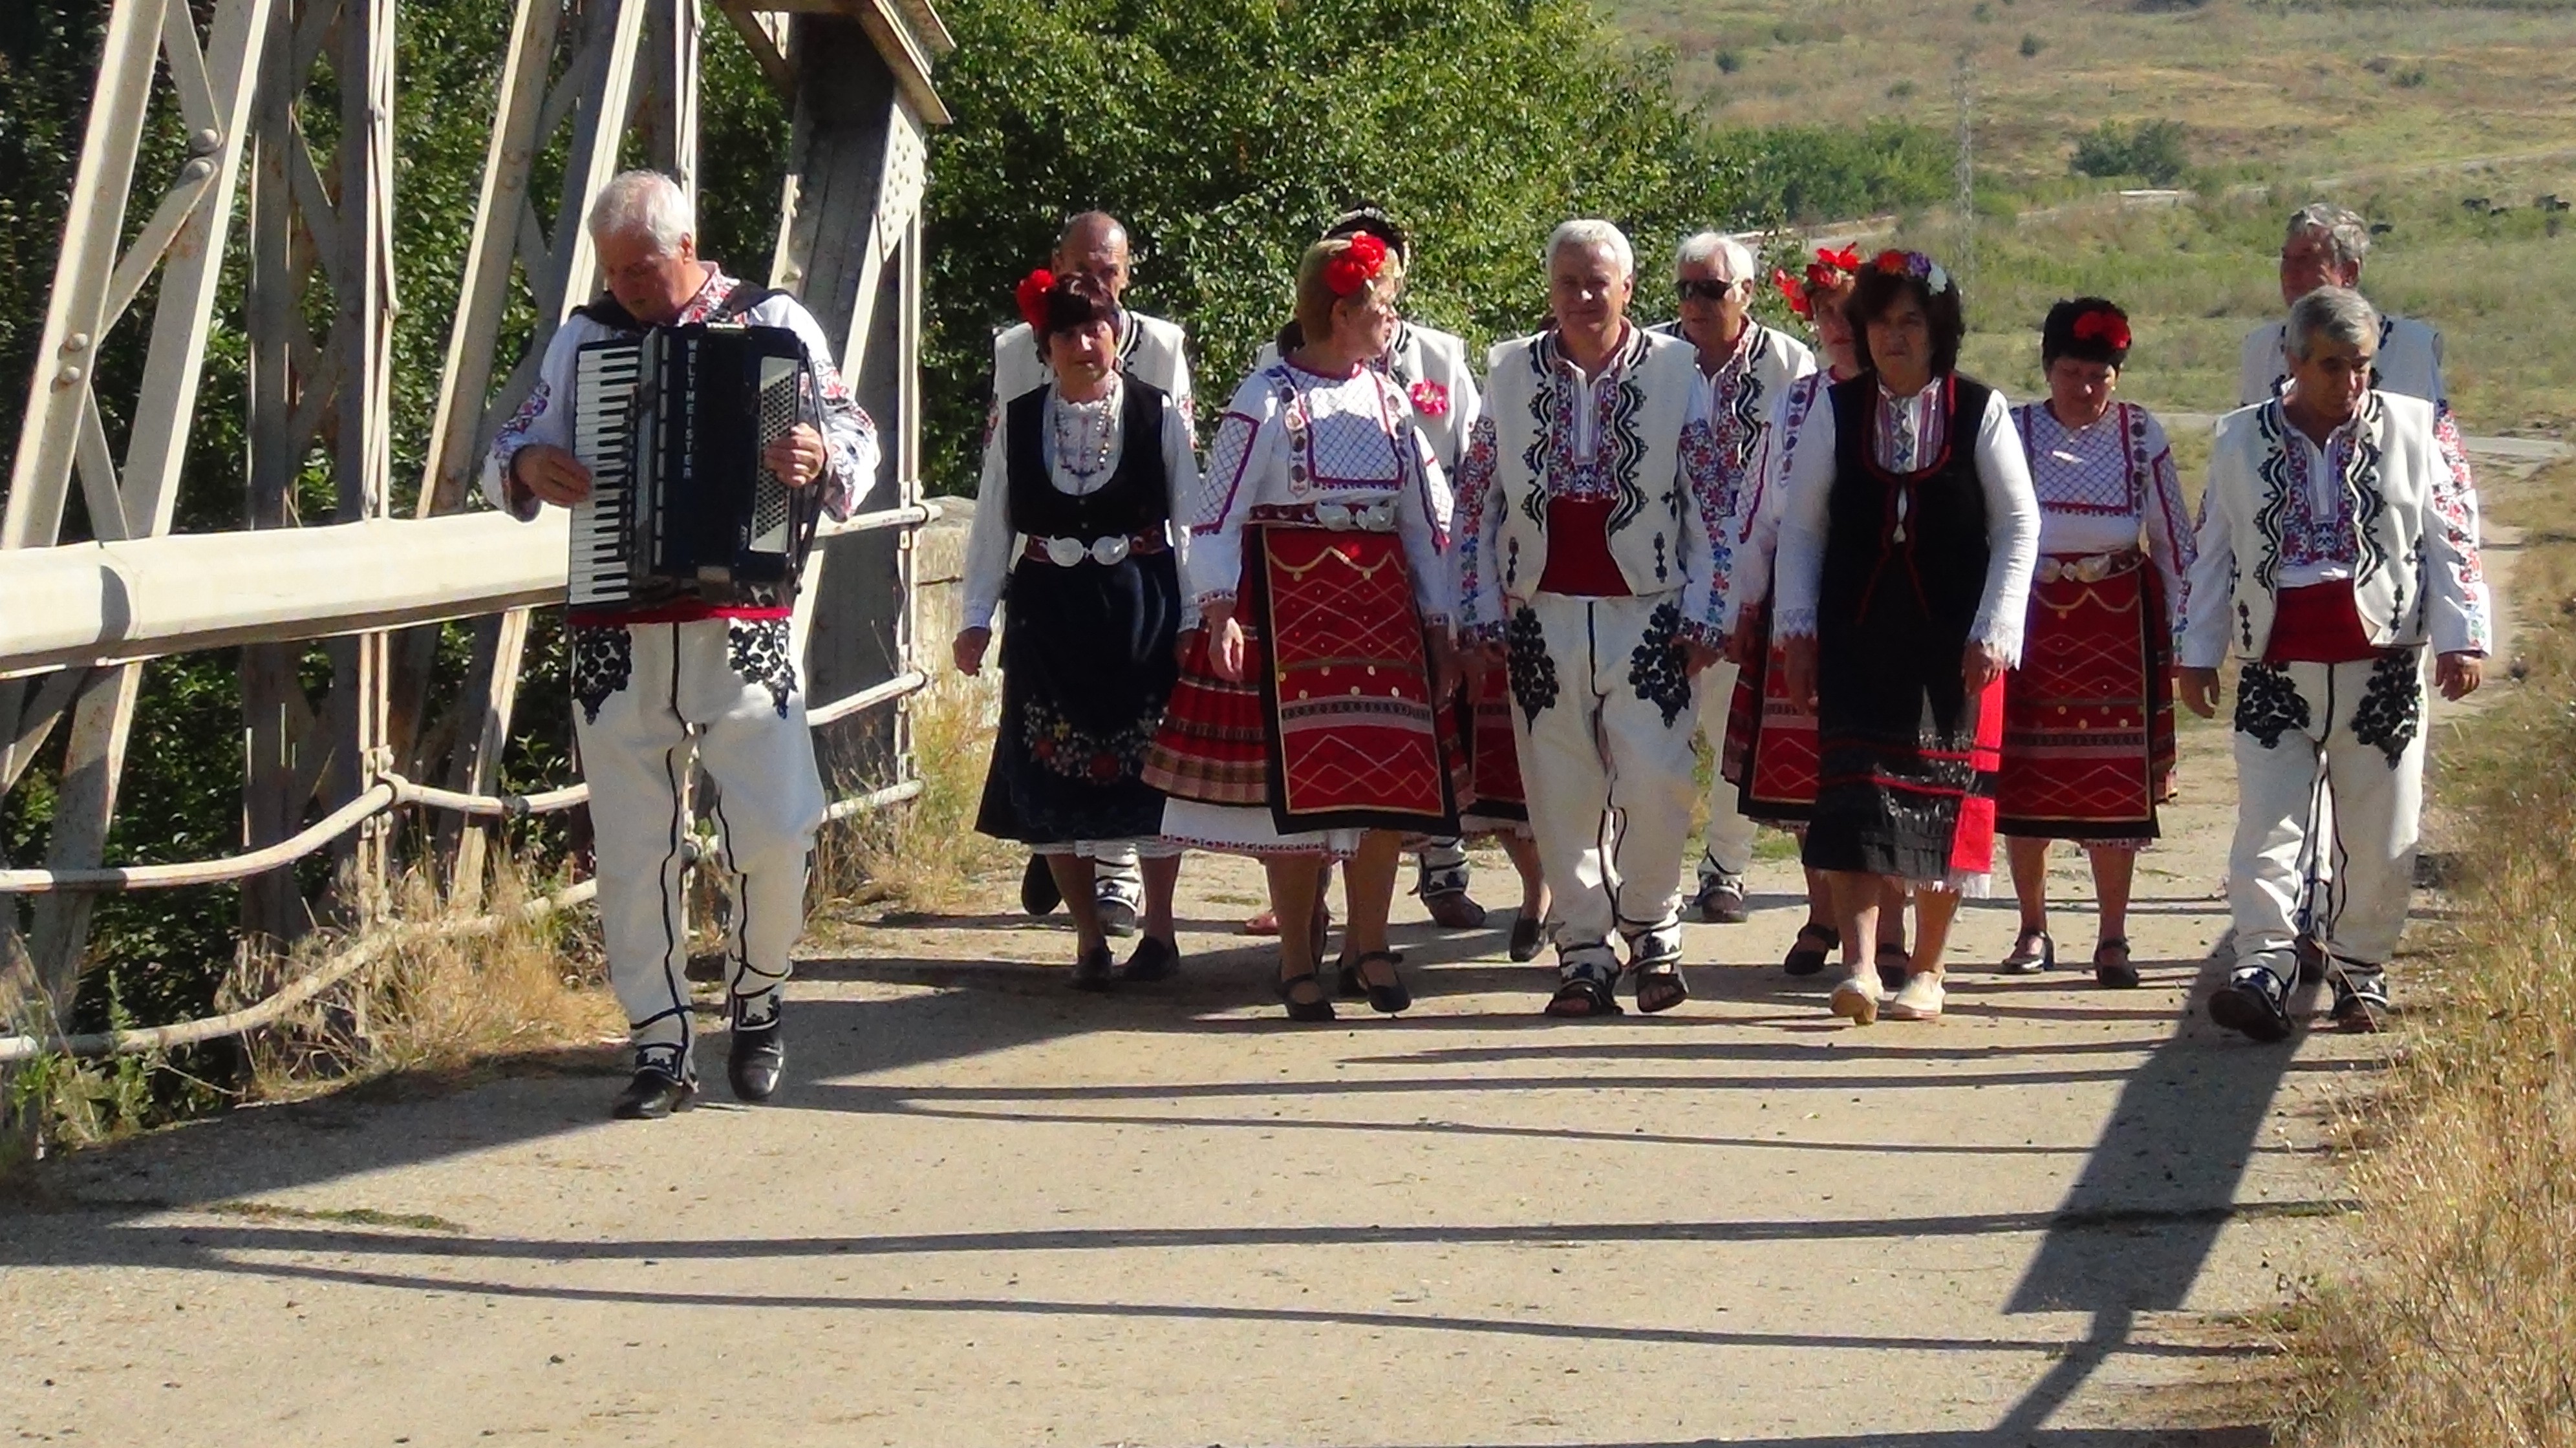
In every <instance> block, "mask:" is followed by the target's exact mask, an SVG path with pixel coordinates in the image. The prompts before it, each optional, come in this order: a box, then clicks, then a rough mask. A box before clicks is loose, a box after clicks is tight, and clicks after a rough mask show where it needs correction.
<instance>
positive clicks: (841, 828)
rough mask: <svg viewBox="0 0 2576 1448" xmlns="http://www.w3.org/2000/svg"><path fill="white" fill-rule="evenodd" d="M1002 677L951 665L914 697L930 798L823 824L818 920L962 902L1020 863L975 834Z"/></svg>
mask: <svg viewBox="0 0 2576 1448" xmlns="http://www.w3.org/2000/svg"><path fill="white" fill-rule="evenodd" d="M996 679H997V676H996V675H994V674H991V673H988V674H987V675H986V676H985V678H983V679H981V680H977V679H969V678H966V677H964V676H962V675H959V674H957V673H954V672H952V671H950V670H947V669H941V670H939V671H938V672H937V673H936V674H934V675H933V676H932V679H931V683H930V687H929V688H927V689H925V690H923V691H922V692H921V693H919V694H917V695H915V696H913V698H912V700H911V702H910V704H909V706H908V707H909V711H910V715H911V720H912V756H913V765H914V768H916V769H917V770H918V771H919V772H920V776H921V794H920V796H919V797H917V798H915V799H914V800H913V801H912V802H911V803H909V804H907V805H905V806H903V807H902V808H900V809H893V810H881V811H879V812H877V813H876V814H874V815H866V816H861V817H860V818H858V819H854V820H849V821H846V822H843V823H839V824H829V825H825V826H824V827H823V832H822V834H821V835H820V836H818V837H817V838H816V839H815V842H814V887H813V892H812V898H813V901H814V904H813V914H814V915H815V916H816V917H818V918H821V917H825V916H829V915H833V914H839V913H842V912H846V911H849V910H852V909H855V908H865V907H869V906H876V905H885V904H901V905H904V906H907V907H910V908H913V909H939V908H942V907H946V906H950V905H955V904H957V903H959V902H960V901H962V900H963V899H964V898H965V896H966V895H967V893H968V892H969V891H970V890H971V889H972V888H973V887H974V885H975V882H976V881H977V879H978V878H979V877H981V876H983V875H987V874H990V873H992V872H994V871H996V870H1000V869H1004V868H1007V867H1009V866H1011V865H1014V864H1016V863H1017V855H1016V852H1014V851H1013V850H1011V849H1010V848H1008V847H1006V846H1004V845H1003V844H1002V843H1001V842H1000V841H997V840H992V839H988V838H986V837H985V836H982V835H979V834H977V833H975V809H976V805H977V803H978V802H979V801H980V800H981V799H982V798H983V794H984V771H985V764H986V761H987V760H988V759H989V758H990V756H991V751H992V745H993V725H992V711H993V703H994V697H995V689H996ZM842 792H847V787H846V786H845V787H844V789H843V791H842Z"/></svg>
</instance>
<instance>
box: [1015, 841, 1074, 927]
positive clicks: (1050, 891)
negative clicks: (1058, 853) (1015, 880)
mask: <svg viewBox="0 0 2576 1448" xmlns="http://www.w3.org/2000/svg"><path fill="white" fill-rule="evenodd" d="M1063 903H1064V895H1063V893H1062V892H1060V891H1058V890H1057V889H1056V887H1055V871H1053V870H1050V869H1048V868H1047V862H1046V856H1044V855H1031V856H1029V867H1028V868H1027V869H1025V870H1022V871H1021V872H1020V908H1021V909H1023V910H1026V911H1027V912H1029V913H1030V914H1031V915H1048V914H1052V913H1054V911H1055V907H1057V906H1058V905H1061V904H1063Z"/></svg>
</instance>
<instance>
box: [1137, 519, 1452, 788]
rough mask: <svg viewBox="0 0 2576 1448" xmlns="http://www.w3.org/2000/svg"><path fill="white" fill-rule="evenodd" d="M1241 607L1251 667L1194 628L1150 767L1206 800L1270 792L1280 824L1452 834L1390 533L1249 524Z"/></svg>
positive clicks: (1427, 689)
mask: <svg viewBox="0 0 2576 1448" xmlns="http://www.w3.org/2000/svg"><path fill="white" fill-rule="evenodd" d="M1237 618H1238V619H1239V620H1240V622H1241V623H1242V625H1243V629H1244V635H1245V640H1246V644H1247V647H1246V650H1245V673H1246V675H1247V678H1246V681H1245V682H1243V683H1240V684H1231V683H1228V682H1226V681H1225V680H1223V679H1220V678H1218V677H1216V672H1215V670H1214V668H1213V667H1211V665H1210V663H1209V660H1208V657H1207V641H1206V638H1205V637H1204V636H1202V637H1201V639H1200V641H1199V642H1198V644H1197V645H1196V646H1195V647H1193V648H1192V650H1191V653H1190V657H1189V658H1188V659H1187V660H1185V661H1184V662H1183V664H1182V666H1181V678H1180V682H1179V684H1178V686H1177V687H1176V688H1175V689H1174V690H1173V692H1172V700H1171V703H1170V705H1169V706H1168V707H1167V708H1166V709H1165V710H1164V714H1163V727H1162V730H1161V732H1160V733H1159V734H1157V736H1156V737H1155V741H1154V748H1153V752H1152V754H1151V755H1150V756H1149V757H1148V759H1147V761H1146V765H1145V770H1144V775H1143V777H1144V779H1145V781H1146V782H1147V783H1149V784H1151V785H1153V786H1154V787H1155V788H1157V789H1159V790H1162V791H1163V792H1164V793H1165V794H1167V795H1171V796H1174V797H1176V798H1180V799H1188V800H1196V801H1199V802H1201V803H1205V804H1218V805H1255V806H1265V805H1266V806H1267V807H1268V808H1269V810H1270V814H1271V820H1272V823H1273V825H1274V826H1275V827H1276V828H1277V829H1278V830H1279V832H1280V833H1282V834H1293V833H1299V832H1304V831H1311V830H1332V829H1392V830H1406V831H1413V832H1417V833H1422V834H1431V835H1454V834H1456V833H1457V832H1458V822H1457V821H1458V810H1457V805H1456V795H1455V792H1454V790H1453V787H1452V784H1451V781H1450V776H1449V772H1448V766H1447V763H1446V760H1445V757H1444V756H1445V753H1446V751H1445V750H1444V749H1443V748H1442V740H1441V734H1442V730H1441V728H1440V725H1439V721H1438V718H1437V712H1438V711H1436V710H1435V709H1434V708H1433V707H1432V702H1431V652H1430V646H1429V644H1428V642H1427V641H1426V639H1425V637H1424V634H1423V626H1422V614H1421V611H1420V609H1419V608H1418V607H1417V606H1416V605H1415V603H1414V598H1413V578H1412V575H1411V574H1410V573H1409V572H1408V571H1407V570H1406V567H1405V561H1404V550H1403V545H1402V544H1401V543H1400V542H1399V541H1398V539H1397V538H1396V536H1395V535H1394V534H1392V533H1377V532H1367V531H1360V530H1342V529H1327V528H1320V527H1313V526H1300V525H1296V524H1288V523H1256V524H1254V525H1253V526H1251V527H1249V528H1247V529H1245V530H1244V561H1243V585H1242V589H1241V592H1240V602H1239V604H1238V608H1237Z"/></svg>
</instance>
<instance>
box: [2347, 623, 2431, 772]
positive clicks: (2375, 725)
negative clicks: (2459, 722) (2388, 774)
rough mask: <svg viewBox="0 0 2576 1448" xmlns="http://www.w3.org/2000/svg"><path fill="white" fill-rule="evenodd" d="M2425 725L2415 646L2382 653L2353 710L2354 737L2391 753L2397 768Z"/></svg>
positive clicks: (2390, 761)
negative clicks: (2359, 701) (2358, 703)
mask: <svg viewBox="0 0 2576 1448" xmlns="http://www.w3.org/2000/svg"><path fill="white" fill-rule="evenodd" d="M2423 726H2424V674H2423V662H2422V660H2421V658H2420V657H2419V656H2418V655H2417V654H2416V652H2415V650H2413V649H2400V650H2397V651H2395V652H2391V653H2385V654H2381V655H2380V656H2379V660H2378V662H2376V663H2374V664H2372V665H2371V666H2370V682H2369V683H2368V684H2365V685H2363V686H2362V692H2361V703H2360V705H2359V706H2358V707H2356V708H2355V709H2354V710H2353V711H2352V737H2353V738H2355V739H2358V740H2360V741H2361V742H2362V743H2364V744H2367V745H2370V746H2371V747H2372V748H2374V749H2377V750H2378V751H2379V752H2380V753H2382V754H2385V755H2387V756H2388V767H2389V768H2391V769H2395V768H2396V767H2397V761H2398V760H2399V759H2400V758H2402V757H2404V755H2405V753H2406V748H2407V746H2408V745H2410V744H2413V743H2414V742H2415V736H2416V734H2418V733H2419V732H2421V731H2422V729H2423Z"/></svg>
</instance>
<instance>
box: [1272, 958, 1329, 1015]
mask: <svg viewBox="0 0 2576 1448" xmlns="http://www.w3.org/2000/svg"><path fill="white" fill-rule="evenodd" d="M1299 986H1312V987H1314V991H1315V998H1314V999H1313V1000H1307V1001H1301V1000H1299V999H1297V988H1298V987H1299ZM1279 1000H1280V1003H1281V1004H1283V1005H1285V1006H1287V1007H1288V1019H1290V1020H1292V1021H1329V1020H1331V1019H1333V998H1332V997H1331V996H1328V995H1326V994H1324V982H1323V981H1322V980H1320V979H1318V978H1317V977H1316V975H1315V973H1314V972H1313V971H1311V970H1309V971H1304V972H1301V973H1300V974H1297V975H1292V976H1288V977H1285V978H1284V979H1282V980H1281V981H1280V982H1279Z"/></svg>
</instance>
